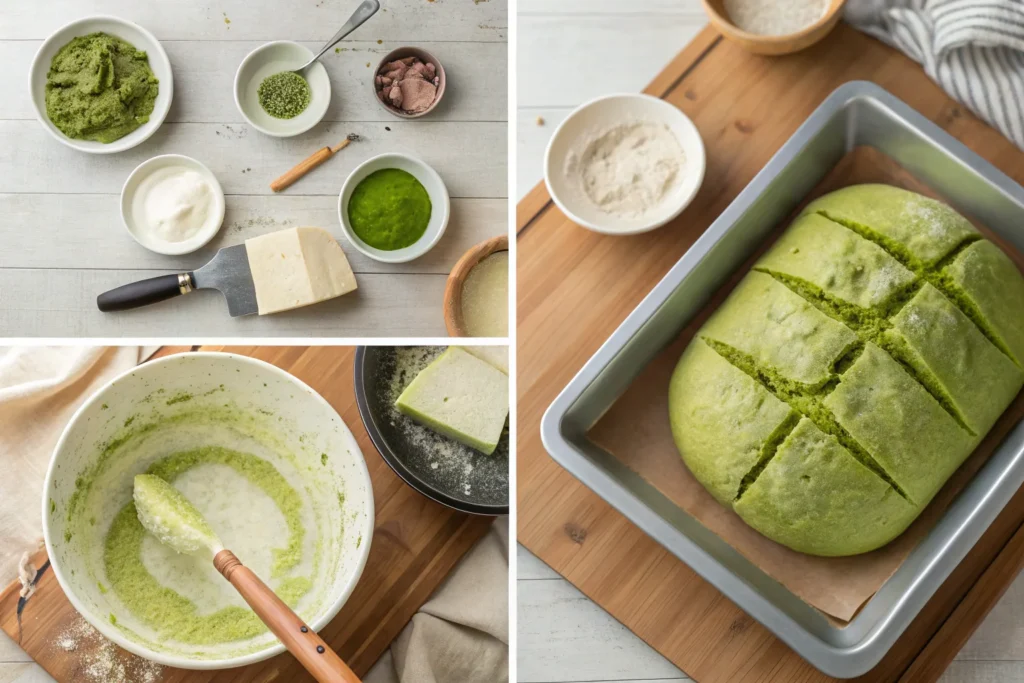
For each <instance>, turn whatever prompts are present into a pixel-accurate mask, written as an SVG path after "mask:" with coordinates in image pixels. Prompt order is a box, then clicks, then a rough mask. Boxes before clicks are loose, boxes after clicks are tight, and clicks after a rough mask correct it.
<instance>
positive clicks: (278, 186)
mask: <svg viewBox="0 0 1024 683" xmlns="http://www.w3.org/2000/svg"><path fill="white" fill-rule="evenodd" d="M332 156H334V152H333V151H332V150H331V148H330V147H324V148H323V149H318V150H317V151H315V152H313V153H312V154H310V155H309V156H308V157H306V158H305V159H303V160H302V161H300V162H299V163H298V164H296V165H295V166H294V167H293V168H292V169H291V170H289V171H288V172H287V173H285V174H284V175H282V176H281V177H279V178H277V179H276V180H274V182H272V183H270V189H271V190H273V191H274V192H280V191H281V190H283V189H285V188H287V187H290V186H291V185H292V183H294V182H295V181H296V180H298V179H299V178H301V177H302V176H304V175H306V174H307V173H309V172H310V171H312V170H313V169H314V168H316V167H317V166H319V165H320V164H322V163H324V162H325V161H327V160H328V159H330V158H331V157H332Z"/></svg>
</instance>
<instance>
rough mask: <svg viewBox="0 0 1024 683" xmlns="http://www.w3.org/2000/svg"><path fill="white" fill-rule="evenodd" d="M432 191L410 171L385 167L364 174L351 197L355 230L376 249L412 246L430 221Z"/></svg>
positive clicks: (350, 216) (350, 205)
mask: <svg viewBox="0 0 1024 683" xmlns="http://www.w3.org/2000/svg"><path fill="white" fill-rule="evenodd" d="M430 213H431V204H430V195H429V194H427V190H426V188H424V187H423V184H422V183H420V181H418V180H416V178H415V177H414V176H413V175H412V174H411V173H408V172H406V171H403V170H401V169H397V168H384V169H381V170H379V171H374V172H373V173H371V174H370V175H368V176H366V177H365V178H363V179H362V180H361V181H360V182H359V184H358V185H356V188H355V190H353V191H352V197H351V198H350V199H349V200H348V221H349V224H350V225H351V226H352V230H353V232H355V234H356V235H357V236H358V237H359V239H361V240H362V241H363V242H366V244H368V245H370V246H371V247H373V248H374V249H381V250H384V251H394V250H396V249H404V248H405V247H409V246H412V245H413V244H415V243H416V242H418V241H419V240H420V238H421V237H423V234H424V233H425V232H426V231H427V225H428V224H429V223H430Z"/></svg>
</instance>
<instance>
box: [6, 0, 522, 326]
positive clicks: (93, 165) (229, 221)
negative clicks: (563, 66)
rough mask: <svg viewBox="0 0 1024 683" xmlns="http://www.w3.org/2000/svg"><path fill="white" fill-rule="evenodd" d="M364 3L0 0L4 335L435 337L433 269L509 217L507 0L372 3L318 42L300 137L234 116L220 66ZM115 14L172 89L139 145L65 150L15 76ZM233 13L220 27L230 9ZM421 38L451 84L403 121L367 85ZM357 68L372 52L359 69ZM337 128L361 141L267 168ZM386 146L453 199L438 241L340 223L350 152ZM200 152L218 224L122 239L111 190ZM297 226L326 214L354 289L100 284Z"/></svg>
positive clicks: (193, 263) (437, 313)
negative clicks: (158, 123) (422, 245)
mask: <svg viewBox="0 0 1024 683" xmlns="http://www.w3.org/2000/svg"><path fill="white" fill-rule="evenodd" d="M357 5H358V0H291V1H290V2H287V3H284V2H278V1H276V0H220V1H219V2H217V3H212V4H211V3H208V2H204V1H200V0H175V1H174V2H171V1H164V2H137V1H136V0H41V1H39V2H15V1H14V0H10V1H5V2H2V3H0V64H3V65H4V68H3V69H0V92H2V93H4V94H5V95H4V96H3V97H0V244H2V245H3V248H2V249H0V337H12V336H58V337H73V336H98V337H117V336H136V337H139V336H144V337H156V336H167V335H173V336H190V335H191V336H195V335H206V336H240V335H245V336H250V337H251V336H275V335H285V336H311V335H312V336H345V337H355V336H366V337H384V336H444V335H445V328H444V319H443V314H442V300H443V291H444V285H445V279H446V276H447V274H448V272H449V270H450V269H451V268H452V266H453V265H454V264H455V261H456V260H457V259H458V258H459V256H461V255H462V254H463V253H464V252H465V251H466V250H467V249H468V248H470V247H471V246H473V245H474V244H476V243H477V242H480V241H482V240H484V239H487V238H489V237H492V236H494V235H498V234H502V233H504V232H505V231H506V230H507V229H508V202H507V195H508V190H507V188H508V182H507V177H508V176H507V173H508V171H507V168H508V164H507V161H508V160H507V156H508V154H507V150H508V144H507V140H508V138H507V130H508V123H507V120H508V94H507V92H508V87H507V66H508V54H507V33H508V31H507V25H508V21H507V9H508V3H507V0H480V1H474V0H430V1H429V2H428V1H427V0H385V2H383V3H382V5H383V8H382V9H381V11H379V12H378V13H377V14H376V15H375V16H374V17H373V18H372V19H370V21H369V22H367V23H366V24H365V25H364V26H362V27H361V28H359V29H358V30H357V31H356V32H355V33H353V34H352V36H351V38H350V39H346V40H345V41H343V42H342V43H341V44H340V45H339V47H340V48H341V51H340V52H335V51H334V50H332V51H330V52H329V53H328V54H327V55H325V56H324V63H325V65H326V67H327V71H328V73H329V74H330V78H331V86H332V91H333V97H332V102H331V105H330V108H329V109H328V111H327V115H326V116H325V118H324V121H323V122H322V123H321V124H320V125H318V126H317V127H315V128H314V129H313V130H312V131H310V132H308V133H306V134H304V135H301V136H298V137H294V138H287V139H278V138H272V137H269V136H266V135H263V134H261V133H259V132H258V131H256V130H255V129H253V128H251V127H250V126H248V125H247V124H245V123H244V119H243V118H242V116H241V114H240V113H239V112H238V110H237V109H236V107H235V103H234V96H233V82H234V75H235V71H236V69H237V68H238V65H239V63H240V62H241V61H242V58H243V57H245V55H246V54H248V53H249V52H250V51H251V50H253V49H254V48H256V47H257V46H259V45H260V44H262V43H264V42H267V41H270V40H282V39H288V40H295V41H298V42H301V43H303V44H304V45H307V46H308V47H310V48H311V49H319V47H320V46H321V45H322V44H323V43H324V41H326V40H327V39H328V38H329V37H330V36H331V35H333V33H334V32H335V31H337V29H338V28H340V27H341V24H342V23H344V21H345V20H346V19H347V18H348V15H349V14H350V13H351V12H352V10H353V9H355V7H356V6H357ZM92 14H113V15H116V16H120V17H123V18H126V19H130V20H132V21H134V22H136V23H138V24H140V25H142V26H143V27H145V28H147V29H149V30H150V31H151V32H152V33H153V34H154V35H155V36H156V37H157V39H159V40H160V41H161V43H162V44H163V46H164V49H165V50H166V51H167V54H168V56H169V57H170V60H171V65H172V68H173V72H174V101H173V104H172V106H171V111H170V114H169V115H168V117H167V120H166V122H165V123H164V125H163V126H162V127H161V128H160V129H159V131H157V133H156V134H155V135H154V136H153V137H152V138H150V139H149V140H147V141H146V142H144V143H143V144H141V145H139V146H138V147H136V148H134V149H133V150H130V151H127V152H122V153H120V154H113V155H91V154H84V153H81V152H77V151H75V150H72V149H70V148H68V147H66V146H64V145H62V144H60V143H58V142H57V141H56V140H54V139H52V138H51V136H50V134H49V133H48V132H47V131H46V130H44V128H43V127H42V126H41V125H40V124H39V122H38V121H36V118H35V113H34V109H33V108H32V104H31V100H30V99H29V96H28V91H27V88H26V82H27V79H28V72H29V66H30V64H31V61H32V58H33V56H34V55H35V53H36V50H37V49H38V48H39V46H40V44H41V43H42V41H43V39H45V38H46V37H47V36H49V35H50V34H51V33H52V32H53V31H54V30H56V29H57V28H58V27H60V26H62V25H63V24H65V23H67V22H69V21H72V20H74V19H77V18H80V17H84V16H87V15H92ZM225 19H229V20H230V23H226V22H225ZM405 45H416V46H420V47H423V48H425V49H427V50H428V51H430V52H432V53H433V54H434V55H435V56H436V57H437V58H438V59H439V60H440V61H441V62H442V64H444V66H445V71H446V73H447V76H448V89H447V92H446V95H445V98H444V100H443V101H442V103H441V104H440V105H439V107H438V109H437V110H436V111H435V112H433V113H432V114H431V115H429V116H428V117H425V118H423V119H420V120H417V121H406V120H402V119H399V118H397V117H394V116H392V115H390V114H388V113H387V112H385V111H384V110H383V109H382V108H381V107H379V106H378V105H377V103H376V102H375V101H374V97H375V96H374V95H373V92H372V90H371V79H372V77H373V74H374V69H373V67H375V66H376V65H377V62H378V61H379V60H380V59H381V57H382V56H383V54H384V53H387V52H389V51H390V50H392V49H394V48H396V47H400V46H405ZM368 65H369V66H368ZM349 133H357V134H359V135H360V136H361V138H362V139H361V140H360V141H359V142H358V143H356V144H353V145H351V146H350V147H349V148H348V149H346V150H344V151H343V152H342V153H340V154H339V155H338V156H337V157H335V158H333V159H331V160H330V161H329V162H328V163H327V164H326V165H325V166H323V167H321V168H320V169H317V170H316V171H314V172H313V173H312V174H310V175H309V176H307V177H306V178H304V179H303V180H302V181H300V182H299V183H298V184H296V185H294V186H293V187H292V188H290V189H288V190H287V191H285V192H284V193H282V194H281V195H274V194H273V193H272V192H271V191H270V189H269V187H268V184H269V183H270V181H271V180H273V179H274V178H276V177H277V176H278V175H280V174H281V173H283V172H284V171H286V170H287V169H289V168H290V167H291V166H293V165H294V164H296V163H298V162H299V161H300V160H302V159H304V158H305V157H306V156H307V155H309V154H311V153H312V152H314V151H316V150H317V149H319V148H321V147H323V146H325V145H333V144H336V143H337V142H338V141H340V140H342V139H343V138H344V137H345V136H346V135H348V134H349ZM384 152H405V153H408V154H413V155H416V156H419V157H420V158H422V159H423V160H425V161H426V162H427V163H429V164H430V165H432V166H433V167H434V168H435V169H436V170H437V171H438V172H439V173H440V174H441V176H442V178H444V180H445V183H446V184H447V186H448V190H449V192H450V194H451V197H452V208H451V222H450V224H449V226H448V230H447V233H446V234H445V236H444V238H443V239H442V241H441V242H440V243H439V244H438V245H437V246H436V247H435V248H434V249H433V250H432V251H431V252H430V253H429V254H427V255H426V256H424V257H422V258H420V259H418V260H416V261H413V262H412V263H407V264H400V265H388V264H381V263H378V262H376V261H373V260H372V259H369V258H366V257H364V256H362V255H361V254H360V253H359V252H358V251H356V250H355V249H354V248H352V247H351V245H349V244H348V243H347V242H346V241H345V240H344V238H343V237H342V236H341V229H340V225H339V222H338V213H337V205H338V193H339V191H340V189H341V184H342V182H343V181H344V180H345V177H346V176H347V175H348V173H349V172H350V171H351V170H352V169H353V168H354V167H355V166H356V165H357V164H359V163H360V162H362V161H364V160H366V159H367V158H369V157H371V156H374V155H377V154H381V153H384ZM166 153H178V154H186V155H189V156H193V157H195V158H197V159H199V160H200V161H202V162H203V163H205V164H206V165H207V166H209V167H210V169H211V170H212V171H213V172H214V173H215V174H216V175H217V177H218V179H219V180H220V182H221V185H222V186H223V188H224V191H225V193H226V194H227V215H226V216H225V219H224V226H223V228H222V229H221V232H220V233H219V235H218V237H217V238H215V239H214V241H213V242H212V243H211V244H210V245H208V246H207V248H205V249H203V250H202V251H200V252H196V253H193V254H190V255H187V256H182V257H168V256H161V255H159V254H154V253H152V252H149V251H148V250H146V249H144V248H143V247H141V246H139V245H138V244H136V243H135V241H134V240H133V239H132V238H131V237H130V236H129V235H128V233H127V231H126V230H125V229H124V227H123V225H122V223H121V218H120V213H119V209H118V205H119V203H118V197H119V193H120V191H121V186H122V185H123V184H124V181H125V179H126V178H127V177H128V174H129V173H130V172H131V171H132V169H134V168H135V166H137V165H138V164H139V163H141V162H142V161H144V160H145V159H148V158H150V157H152V156H156V155H158V154H166ZM296 225H313V226H320V227H324V228H327V229H328V230H330V231H331V232H332V233H333V234H334V235H335V236H336V238H338V239H339V242H340V244H341V245H342V248H343V249H344V250H345V252H346V254H347V255H348V258H349V261H350V263H351V265H352V268H353V270H354V271H355V272H356V278H357V280H358V284H359V290H358V291H357V292H356V293H353V294H350V295H347V296H344V297H341V298H339V299H335V300H333V301H330V302H326V303H323V304H320V305H317V306H312V307H309V308H305V309H299V310H297V311H292V312H288V313H282V314H277V315H274V316H265V317H259V316H248V317H245V318H238V319H232V318H230V317H229V316H228V314H227V307H226V305H225V303H224V300H223V297H222V296H221V295H220V294H219V293H218V292H215V291H198V292H196V293H194V294H191V295H189V296H188V297H184V298H181V299H177V300H174V301H171V302H168V303H164V304H159V305H157V306H153V307H150V308H148V309H140V310H136V311H130V312H125V313H119V314H102V313H100V312H99V311H98V310H97V309H96V303H95V300H96V295H97V294H99V293H101V292H103V291H105V290H107V289H110V288H112V287H115V286H118V285H121V284H124V283H126V282H130V281H132V280H134V279H138V278H144V277H151V276H153V275H158V274H161V273H169V272H178V271H182V270H191V269H194V268H196V267H199V266H201V265H202V264H203V263H205V262H206V261H207V260H208V259H209V258H210V257H211V256H212V255H213V253H215V251H216V250H217V249H218V248H219V247H222V246H230V245H233V244H237V243H239V242H241V241H243V240H245V239H246V238H249V237H253V236H256V235H260V234H264V233H267V232H271V231H273V230H278V229H283V228H288V227H293V226H296Z"/></svg>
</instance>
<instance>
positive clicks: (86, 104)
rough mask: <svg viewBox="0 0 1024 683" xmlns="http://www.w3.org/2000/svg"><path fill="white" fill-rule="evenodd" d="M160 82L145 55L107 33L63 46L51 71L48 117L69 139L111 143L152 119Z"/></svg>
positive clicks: (47, 78)
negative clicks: (150, 117) (151, 115)
mask: <svg viewBox="0 0 1024 683" xmlns="http://www.w3.org/2000/svg"><path fill="white" fill-rule="evenodd" d="M159 88H160V86H159V82H158V81H157V78H156V76H155V75H154V74H153V70H152V69H151V68H150V67H149V58H148V57H147V56H146V53H145V52H143V51H141V50H136V49H135V46H134V45H131V44H130V43H127V42H125V41H123V40H121V39H120V38H115V37H113V36H110V35H107V34H106V33H91V34H89V35H86V36H78V37H77V38H74V39H73V40H72V41H71V42H70V43H68V44H67V45H65V46H64V47H62V48H61V49H60V50H58V51H57V54H56V55H54V57H53V61H51V62H50V71H49V73H47V75H46V115H47V116H48V117H49V119H50V121H52V122H53V125H55V126H57V128H58V129H59V130H60V131H61V132H62V133H64V134H65V135H67V136H68V137H69V138H75V139H78V140H95V141H96V142H103V143H111V142H113V141H115V140H118V139H120V138H123V137H124V136H125V135H128V134H129V133H131V132H132V131H133V130H135V129H136V128H138V127H139V126H141V125H142V124H144V123H146V122H147V121H149V116H150V114H152V113H153V107H154V105H155V103H156V97H157V93H158V92H159Z"/></svg>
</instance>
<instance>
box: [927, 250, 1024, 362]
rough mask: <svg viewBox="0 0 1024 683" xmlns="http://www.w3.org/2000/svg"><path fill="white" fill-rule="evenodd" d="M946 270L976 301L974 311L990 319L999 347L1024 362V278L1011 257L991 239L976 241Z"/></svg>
mask: <svg viewBox="0 0 1024 683" xmlns="http://www.w3.org/2000/svg"><path fill="white" fill-rule="evenodd" d="M943 274H944V275H945V276H946V279H947V280H948V282H949V284H950V286H951V287H953V288H955V290H954V291H957V292H959V293H961V294H962V296H963V298H964V299H966V300H968V301H970V302H971V304H973V307H974V308H975V311H976V312H975V315H976V316H977V317H978V318H980V319H981V320H983V321H987V323H988V328H989V335H990V336H991V337H992V338H994V340H995V341H996V343H997V344H998V345H999V346H1000V348H1002V349H1003V350H1004V351H1005V352H1006V353H1008V354H1009V355H1010V357H1011V358H1013V360H1014V361H1015V362H1016V363H1017V365H1018V366H1024V316H1021V315H1020V311H1022V310H1024V280H1022V279H1021V278H1020V277H1018V274H1019V271H1018V270H1017V266H1016V265H1015V264H1014V263H1013V261H1011V260H1010V257H1009V256H1007V255H1006V254H1005V253H1003V250H1002V249H1000V248H999V247H997V246H996V245H994V244H992V243H991V242H988V241H984V240H982V241H980V242H974V243H973V244H971V245H970V246H968V247H967V248H966V249H964V250H963V252H961V253H960V254H959V255H958V256H957V257H956V259H954V260H953V262H952V263H950V264H949V265H948V266H946V269H945V270H944V271H943ZM973 319H974V316H972V320H973Z"/></svg>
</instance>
